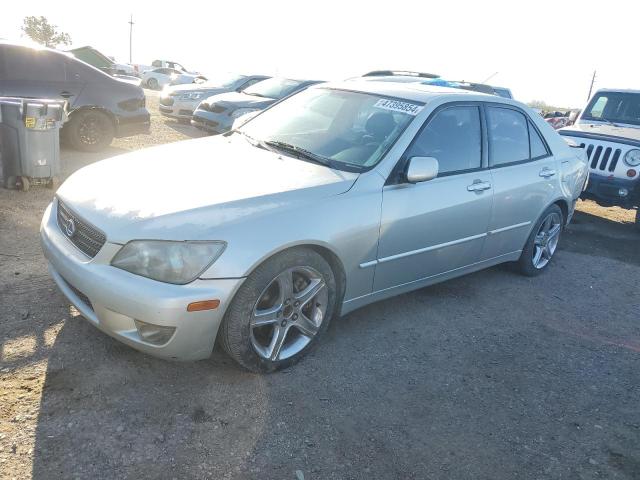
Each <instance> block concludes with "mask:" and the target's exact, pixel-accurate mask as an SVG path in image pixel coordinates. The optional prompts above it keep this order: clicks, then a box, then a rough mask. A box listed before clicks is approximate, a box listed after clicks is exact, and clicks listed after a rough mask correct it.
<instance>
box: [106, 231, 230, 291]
mask: <svg viewBox="0 0 640 480" xmlns="http://www.w3.org/2000/svg"><path fill="white" fill-rule="evenodd" d="M225 247H226V243H225V242H174V241H166V240H133V241H131V242H129V243H127V244H126V245H125V246H124V247H122V248H121V249H120V251H119V252H118V253H117V254H116V256H115V257H114V259H113V260H112V261H111V265H113V266H114V267H117V268H121V269H122V270H126V271H127V272H131V273H134V274H136V275H141V276H143V277H147V278H152V279H153V280H158V281H160V282H166V283H175V284H178V285H184V284H186V283H190V282H192V281H194V280H195V279H196V278H198V276H200V274H201V273H202V272H204V271H205V270H206V269H207V268H208V267H209V266H210V265H211V264H212V263H213V262H215V261H216V260H217V259H218V257H219V256H220V255H221V254H222V252H223V251H224V249H225Z"/></svg>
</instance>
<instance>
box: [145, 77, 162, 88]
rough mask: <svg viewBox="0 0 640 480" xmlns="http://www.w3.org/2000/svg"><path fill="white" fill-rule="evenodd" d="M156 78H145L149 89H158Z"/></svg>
mask: <svg viewBox="0 0 640 480" xmlns="http://www.w3.org/2000/svg"><path fill="white" fill-rule="evenodd" d="M158 86H159V85H158V80H157V79H155V78H150V79H149V80H147V87H149V88H150V89H151V90H157V89H158Z"/></svg>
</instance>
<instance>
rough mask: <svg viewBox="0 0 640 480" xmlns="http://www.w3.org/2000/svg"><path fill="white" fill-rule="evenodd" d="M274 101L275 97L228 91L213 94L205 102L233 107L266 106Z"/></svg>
mask: <svg viewBox="0 0 640 480" xmlns="http://www.w3.org/2000/svg"><path fill="white" fill-rule="evenodd" d="M275 101H276V99H275V98H266V97H257V96H255V95H247V94H246V93H238V92H228V93H221V94H219V95H214V96H212V97H209V98H207V100H206V102H207V103H209V104H210V105H213V104H217V105H225V106H227V107H235V108H246V107H255V108H266V107H268V106H269V105H271V104H272V103H274V102H275Z"/></svg>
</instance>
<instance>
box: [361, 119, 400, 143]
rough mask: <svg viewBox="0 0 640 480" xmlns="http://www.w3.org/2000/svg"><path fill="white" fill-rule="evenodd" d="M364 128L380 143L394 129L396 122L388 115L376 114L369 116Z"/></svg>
mask: <svg viewBox="0 0 640 480" xmlns="http://www.w3.org/2000/svg"><path fill="white" fill-rule="evenodd" d="M364 128H365V130H366V131H367V133H368V134H369V135H371V136H372V137H374V138H375V139H376V140H377V141H382V140H384V139H385V138H386V137H388V136H389V134H390V133H391V132H393V129H394V128H396V121H395V120H394V119H393V115H392V114H390V113H386V112H384V113H383V112H376V113H372V114H371V115H369V118H368V119H367V123H366V124H365V126H364Z"/></svg>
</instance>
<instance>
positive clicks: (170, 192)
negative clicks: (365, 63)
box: [41, 81, 588, 372]
mask: <svg viewBox="0 0 640 480" xmlns="http://www.w3.org/2000/svg"><path fill="white" fill-rule="evenodd" d="M587 171H588V170H587V165H586V162H585V157H584V152H583V151H582V150H581V149H573V148H570V147H569V146H568V145H567V144H566V143H565V142H564V141H563V140H562V138H561V137H560V136H558V134H557V133H556V132H555V131H553V129H552V128H551V127H550V126H549V125H548V124H547V123H546V122H544V120H543V119H542V118H540V116H539V115H536V114H535V113H534V112H532V111H531V110H530V109H529V108H528V107H526V106H524V105H522V104H520V103H517V102H515V101H512V100H508V99H503V98H499V97H493V96H491V97H490V96H486V95H482V94H474V93H469V92H465V91H461V90H449V89H446V88H442V87H435V86H425V85H414V84H411V85H408V84H399V83H393V82H354V81H350V82H348V83H337V84H330V85H327V84H323V85H322V86H316V87H312V88H310V89H308V90H306V91H303V92H301V93H299V94H296V95H294V96H292V97H290V98H288V99H286V100H284V101H282V102H280V103H277V104H276V105H274V106H273V107H271V108H269V109H267V110H265V111H264V112H262V113H260V114H259V115H257V116H256V117H254V118H253V119H251V120H250V121H249V122H248V123H246V124H245V125H244V126H242V127H241V128H240V129H239V130H235V131H232V132H230V133H229V134H226V135H224V136H220V137H215V138H203V139H196V140H189V141H185V142H179V143H174V144H171V145H166V146H162V147H156V148H152V149H148V150H143V151H138V152H134V153H130V154H127V155H123V156H120V157H115V158H112V159H109V160H105V161H102V162H98V163H95V164H93V165H91V166H88V167H86V168H84V169H82V170H80V171H78V172H76V173H75V174H74V175H72V176H71V177H70V178H69V179H68V180H67V181H66V182H65V183H64V184H63V185H62V187H61V188H60V189H59V191H58V192H57V195H56V199H55V200H54V202H53V203H52V204H51V205H50V206H49V208H48V209H47V211H46V212H45V215H44V218H43V221H42V227H41V240H42V245H43V248H44V252H45V255H46V257H47V259H48V262H49V269H50V272H51V275H52V276H53V278H54V280H55V281H56V283H57V284H58V286H59V287H60V289H61V290H62V292H63V293H64V294H65V295H66V296H67V298H68V299H69V301H70V302H71V303H72V304H73V305H75V306H76V307H77V309H78V310H79V311H80V312H81V313H82V315H83V316H84V317H85V318H86V319H87V320H88V321H89V322H91V323H92V324H94V325H95V326H96V327H97V328H99V329H100V330H102V331H104V332H106V333H107V334H109V335H111V336H112V337H114V338H116V339H118V340H120V341H122V342H124V343H126V344H127V345H130V346H132V347H134V348H137V349H139V350H141V351H144V352H147V353H150V354H152V355H156V356H159V357H164V358H172V359H182V360H193V359H200V358H206V357H208V356H209V355H210V354H211V351H212V349H213V347H214V343H215V341H216V338H218V340H219V342H220V344H221V345H222V347H223V348H224V349H225V350H226V351H227V352H228V354H229V355H230V356H231V357H232V358H234V359H235V360H236V361H237V362H238V363H240V364H241V365H243V366H244V367H246V368H248V369H250V370H253V371H258V372H266V371H273V370H276V369H279V368H283V367H286V366H288V365H291V364H293V363H294V362H296V361H297V360H299V359H300V358H301V357H302V356H304V355H305V354H306V353H307V352H308V351H309V350H310V349H311V348H313V346H314V345H315V344H316V343H317V342H318V340H319V338H320V337H321V335H322V333H323V332H324V331H325V330H326V329H327V327H328V325H329V322H330V321H331V319H332V318H336V317H338V316H340V315H344V314H346V313H348V312H350V311H352V310H354V309H356V308H359V307H361V306H363V305H366V304H369V303H371V302H375V301H378V300H382V299H385V298H388V297H391V296H393V295H398V294H400V293H404V292H407V291H410V290H415V289H418V288H423V287H426V286H428V285H431V284H434V283H436V282H441V281H444V280H447V279H450V278H453V277H457V276H460V275H464V274H466V273H470V272H473V271H476V270H480V269H483V268H487V267H490V266H492V265H496V264H498V263H502V262H513V263H515V265H517V267H518V268H519V270H520V271H521V272H522V273H523V274H525V275H530V276H534V275H537V274H539V273H541V272H542V271H544V270H545V269H546V268H547V267H548V265H549V262H550V261H551V260H552V258H553V256H554V254H555V252H556V248H557V246H558V241H559V239H560V236H561V234H562V230H563V227H564V226H565V225H566V224H567V222H569V220H570V219H571V216H572V214H573V211H574V206H575V202H576V199H577V198H578V196H579V195H580V192H581V191H582V189H583V187H584V185H585V181H586V176H587Z"/></svg>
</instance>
